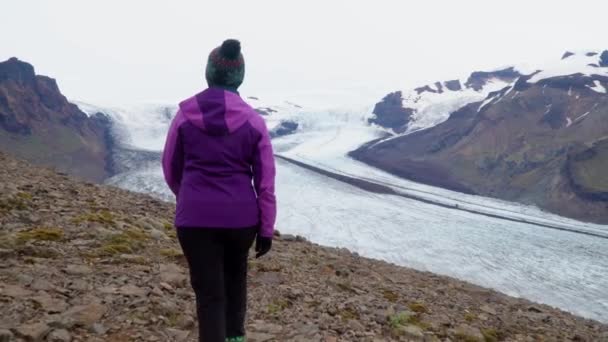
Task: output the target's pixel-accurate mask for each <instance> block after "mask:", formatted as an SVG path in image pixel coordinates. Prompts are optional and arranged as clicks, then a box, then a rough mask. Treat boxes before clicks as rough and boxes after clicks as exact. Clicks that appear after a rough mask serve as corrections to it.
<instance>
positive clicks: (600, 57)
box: [528, 50, 608, 83]
mask: <svg viewBox="0 0 608 342" xmlns="http://www.w3.org/2000/svg"><path fill="white" fill-rule="evenodd" d="M539 70H540V71H538V72H537V73H535V74H534V75H533V76H532V78H530V79H529V80H528V83H536V82H538V81H541V80H544V79H548V78H553V77H559V76H569V75H576V74H580V75H584V76H593V75H600V76H608V50H606V51H604V52H603V53H599V52H566V53H565V54H564V55H563V56H562V58H561V59H560V60H558V61H556V62H554V63H550V64H547V65H544V66H543V67H542V68H540V69H539Z"/></svg>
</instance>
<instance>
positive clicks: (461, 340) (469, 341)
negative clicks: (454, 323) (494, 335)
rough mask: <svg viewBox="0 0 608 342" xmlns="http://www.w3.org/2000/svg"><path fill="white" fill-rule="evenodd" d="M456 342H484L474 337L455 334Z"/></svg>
mask: <svg viewBox="0 0 608 342" xmlns="http://www.w3.org/2000/svg"><path fill="white" fill-rule="evenodd" d="M454 337H455V338H456V341H458V342H484V341H482V340H480V339H479V338H477V337H476V336H471V335H467V334H463V333H456V335H455V336H454Z"/></svg>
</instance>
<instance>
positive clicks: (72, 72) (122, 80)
mask: <svg viewBox="0 0 608 342" xmlns="http://www.w3.org/2000/svg"><path fill="white" fill-rule="evenodd" d="M2 2H3V3H2V6H1V9H0V13H1V15H0V32H2V34H0V59H2V60H5V59H7V58H9V57H11V56H16V57H18V58H20V59H22V60H25V61H28V62H30V63H32V64H33V65H34V66H35V67H36V70H37V72H38V73H40V74H46V75H48V76H51V77H53V78H56V79H57V80H58V82H59V86H60V88H61V89H62V91H63V92H64V94H65V95H66V96H68V97H69V98H70V99H78V100H84V101H88V102H91V103H94V104H101V105H120V104H132V103H140V102H154V103H175V102H177V101H179V100H181V99H183V98H186V97H188V96H190V95H192V94H193V93H195V92H197V91H199V90H201V89H202V88H204V87H205V81H204V77H203V70H204V66H205V63H206V58H207V55H208V53H209V51H210V50H211V49H212V48H214V47H216V46H218V45H219V44H220V43H221V42H222V41H223V39H225V38H237V39H240V40H241V42H242V46H243V53H244V55H245V60H246V65H247V74H246V79H245V84H244V85H243V87H242V89H241V90H242V92H243V93H244V94H247V95H256V96H259V97H261V98H262V99H264V98H266V99H272V100H271V101H277V100H278V99H281V100H282V99H288V100H292V101H294V102H299V103H301V104H303V105H310V104H322V105H326V106H349V105H353V104H361V103H366V102H369V101H371V102H374V101H375V100H377V99H379V97H382V96H383V95H384V94H385V93H387V92H388V91H393V90H396V89H400V88H409V87H412V86H418V85H422V84H426V83H429V82H434V81H437V80H445V79H451V78H456V77H458V76H464V75H466V74H468V73H469V72H470V71H473V70H483V69H495V68H496V67H500V66H505V65H511V64H519V63H522V62H523V63H526V62H527V63H530V64H532V65H542V63H543V62H545V61H553V60H556V59H559V57H560V56H561V54H562V53H563V52H564V51H565V50H604V49H608V38H607V33H606V26H605V25H606V24H605V23H606V13H608V1H605V0H579V1H572V0H509V1H504V0H503V1H497V0H417V1H411V0H407V1H406V0H400V1H398V0H393V1H391V0H367V1H359V0H350V1H340V0H300V1H288V0H258V1H251V0H242V1H237V0H232V1H222V0H217V1H203V0H172V1H168V0H87V1H83V0H46V1H45V0H2ZM371 104H373V103H370V105H371Z"/></svg>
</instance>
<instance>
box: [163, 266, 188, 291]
mask: <svg viewBox="0 0 608 342" xmlns="http://www.w3.org/2000/svg"><path fill="white" fill-rule="evenodd" d="M187 280H188V277H187V276H186V275H185V274H184V270H183V268H181V267H180V266H178V265H176V264H161V265H160V281H161V282H163V283H168V284H170V285H173V286H175V287H183V286H185V285H186V281H187Z"/></svg>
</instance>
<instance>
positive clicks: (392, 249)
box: [80, 104, 608, 322]
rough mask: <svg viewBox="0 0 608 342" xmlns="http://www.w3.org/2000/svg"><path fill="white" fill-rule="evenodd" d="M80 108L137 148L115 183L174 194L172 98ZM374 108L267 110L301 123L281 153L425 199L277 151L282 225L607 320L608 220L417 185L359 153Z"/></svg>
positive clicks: (372, 135)
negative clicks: (167, 166)
mask: <svg viewBox="0 0 608 342" xmlns="http://www.w3.org/2000/svg"><path fill="white" fill-rule="evenodd" d="M80 105H81V108H83V109H84V108H86V109H85V110H87V111H93V110H97V111H101V112H104V113H107V114H108V115H109V116H111V117H112V122H113V123H114V130H115V131H116V136H117V137H118V141H122V143H121V144H122V145H124V147H125V148H127V150H126V152H124V151H123V152H121V158H123V159H126V160H127V161H128V160H131V162H130V165H129V167H127V170H126V171H124V172H122V173H120V174H118V175H116V176H114V177H112V178H111V179H109V180H108V183H109V184H112V185H115V186H119V187H122V188H126V189H129V190H133V191H138V192H144V193H148V194H151V195H153V196H156V197H158V198H161V199H164V200H168V201H174V198H173V196H172V194H171V193H170V191H169V190H168V188H167V187H166V186H165V184H164V180H163V176H162V172H161V168H160V163H159V160H158V159H159V156H160V153H161V149H162V146H163V143H164V138H165V136H164V134H165V132H166V131H167V130H168V126H169V124H170V117H168V116H167V111H168V110H169V109H171V108H174V107H171V106H156V107H155V106H137V107H134V108H126V109H117V108H114V109H110V110H103V108H100V107H94V106H90V105H88V106H85V105H84V104H80ZM369 113H370V108H360V109H352V108H347V109H333V110H319V109H307V108H299V107H294V106H292V107H289V108H288V110H287V109H286V107H284V108H283V110H280V111H277V112H276V113H272V114H271V115H269V116H266V117H265V118H266V119H267V121H268V122H269V126H270V125H276V123H277V122H280V121H281V120H292V121H295V122H298V123H299V128H298V130H297V131H296V132H295V133H294V134H290V135H286V136H282V137H278V138H275V139H274V140H273V145H274V148H275V153H276V154H277V155H278V156H284V157H288V158H291V159H293V160H297V161H299V162H302V163H305V164H307V165H311V166H314V167H316V168H319V169H323V170H327V171H329V172H332V173H336V174H342V175H346V176H348V177H352V178H360V179H364V180H367V181H370V182H374V183H376V184H382V185H384V186H388V187H390V188H391V189H393V190H395V192H397V193H400V194H404V195H407V196H413V197H416V198H421V199H423V200H424V201H420V200H416V199H412V198H407V197H401V196H396V195H389V194H377V193H371V192H367V191H365V190H362V189H360V188H357V187H355V186H353V185H349V184H347V183H344V182H341V181H339V180H336V179H333V178H331V177H327V176H325V175H321V174H319V173H316V172H313V171H311V170H309V169H306V168H302V167H300V166H297V165H294V164H293V163H289V162H287V161H284V160H282V159H278V160H277V198H278V204H279V210H278V221H277V229H278V230H280V231H281V232H282V233H288V234H297V235H301V236H304V237H306V238H307V239H309V240H311V241H312V242H315V243H318V244H321V245H326V246H333V247H341V248H347V249H349V250H351V251H353V252H357V253H359V254H360V255H362V256H365V257H370V258H375V259H381V260H385V261H388V262H391V263H395V264H398V265H402V266H406V267H411V268H415V269H418V270H423V271H430V272H434V273H437V274H442V275H447V276H450V277H454V278H458V279H462V280H465V281H469V282H471V283H474V284H478V285H481V286H485V287H488V288H492V289H495V290H498V291H500V292H503V293H507V294H509V295H512V296H516V297H523V298H526V299H530V300H533V301H536V302H541V303H545V304H548V305H552V306H555V307H559V308H561V309H563V310H566V311H570V312H572V313H575V314H578V315H581V316H584V317H589V318H593V319H597V320H600V321H603V322H608V277H606V275H608V248H606V247H608V239H607V238H608V227H607V226H602V225H595V224H590V223H584V222H578V221H575V220H571V219H567V218H563V217H560V216H557V215H554V214H550V213H547V212H544V211H542V210H540V209H538V208H536V207H531V206H524V205H520V204H516V203H510V202H506V201H501V200H497V199H491V198H484V197H480V196H474V195H465V194H461V193H457V192H453V191H449V190H445V189H440V188H435V187H432V186H428V185H422V184H418V183H415V182H411V181H408V180H405V179H401V178H398V177H396V176H393V175H391V174H388V173H386V172H384V171H381V170H378V169H375V168H373V167H370V166H368V165H365V164H363V163H360V162H358V161H355V160H353V159H351V158H349V157H348V156H347V153H348V152H349V151H352V150H354V149H356V148H357V147H358V146H360V145H361V144H363V143H365V142H368V141H371V140H374V139H377V138H380V137H383V136H385V135H386V132H385V131H383V130H382V129H380V128H378V127H374V126H372V125H368V124H367V118H369ZM138 153H146V156H147V157H145V158H141V157H136V156H137V155H138ZM433 202H434V203H436V204H433ZM475 212H480V213H485V214H490V216H488V215H480V214H477V213H475ZM492 215H495V216H498V217H505V218H509V219H501V218H497V217H493V216H492ZM542 225H548V226H555V227H564V228H566V229H567V230H560V229H552V228H547V227H543V226H542ZM602 236H604V237H606V238H602Z"/></svg>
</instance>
